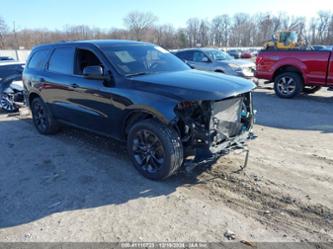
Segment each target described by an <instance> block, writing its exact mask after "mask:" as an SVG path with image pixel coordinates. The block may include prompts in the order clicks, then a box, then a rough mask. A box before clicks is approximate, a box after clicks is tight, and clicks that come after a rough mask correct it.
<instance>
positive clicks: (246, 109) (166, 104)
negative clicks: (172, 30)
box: [23, 40, 255, 180]
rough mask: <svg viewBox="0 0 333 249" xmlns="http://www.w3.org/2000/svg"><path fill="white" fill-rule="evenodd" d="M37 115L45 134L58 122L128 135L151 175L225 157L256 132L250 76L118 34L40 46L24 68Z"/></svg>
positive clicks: (136, 158)
mask: <svg viewBox="0 0 333 249" xmlns="http://www.w3.org/2000/svg"><path fill="white" fill-rule="evenodd" d="M23 80H24V86H25V88H26V89H27V91H26V99H27V100H28V104H29V106H30V108H31V112H32V117H33V123H34V125H35V127H36V129H37V130H38V132H40V133H41V134H51V133H55V132H57V131H58V129H59V124H61V123H63V124H69V125H72V126H75V127H79V128H82V129H86V130H90V131H94V132H96V133H99V134H103V135H106V136H110V137H113V138H115V139H119V140H121V141H126V142H127V149H128V152H129V156H130V158H131V160H132V162H133V164H134V166H135V167H136V169H137V170H138V171H139V172H140V173H141V174H143V175H144V176H145V177H148V178H150V179H154V180H158V179H163V178H167V177H169V176H171V175H172V174H174V173H175V172H176V171H177V170H178V169H179V168H180V167H181V166H182V165H184V164H185V163H186V162H187V160H185V159H186V158H188V157H189V156H192V157H194V158H195V159H192V161H191V163H192V164H200V162H202V161H204V162H207V161H209V160H213V158H215V159H216V158H218V157H219V156H221V155H222V154H224V153H227V152H228V151H230V150H233V149H237V148H239V147H240V146H242V144H244V143H245V142H246V140H247V139H248V138H250V137H251V129H252V125H253V108H252V98H251V91H252V89H253V88H254V87H255V85H254V84H252V83H251V82H250V81H248V80H244V79H242V78H236V77H230V76H226V75H223V74H216V73H209V72H202V71H198V70H192V69H191V68H190V67H189V66H188V65H186V64H185V63H184V62H183V61H181V60H180V59H178V58H177V57H176V56H174V55H172V54H171V53H169V52H168V51H166V50H165V49H163V48H161V47H158V46H155V45H153V44H149V43H143V42H134V41H118V40H98V41H80V42H61V43H56V44H49V45H41V46H38V47H35V48H34V49H33V50H32V52H31V55H30V56H29V59H28V62H27V66H26V67H25V70H24V73H23Z"/></svg>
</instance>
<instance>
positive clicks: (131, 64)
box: [102, 44, 190, 76]
mask: <svg viewBox="0 0 333 249" xmlns="http://www.w3.org/2000/svg"><path fill="white" fill-rule="evenodd" d="M102 50H103V52H104V53H105V54H106V56H107V57H108V59H109V60H110V61H111V62H112V64H113V65H114V66H115V67H116V68H117V70H118V71H119V72H120V73H121V74H123V75H126V76H134V75H140V74H152V73H159V72H174V71H183V70H188V69H190V67H189V66H187V65H186V64H185V63H184V62H183V61H182V60H180V59H178V58H177V57H176V56H175V55H173V54H171V53H169V52H168V51H167V50H165V49H163V48H161V47H158V46H154V45H150V44H130V45H121V46H112V47H102Z"/></svg>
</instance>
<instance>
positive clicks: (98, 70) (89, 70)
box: [83, 66, 106, 80]
mask: <svg viewBox="0 0 333 249" xmlns="http://www.w3.org/2000/svg"><path fill="white" fill-rule="evenodd" d="M83 76H84V77H85V78H86V79H93V80H105V79H106V77H105V75H104V70H103V68H102V67H101V66H88V67H85V68H84V69H83Z"/></svg>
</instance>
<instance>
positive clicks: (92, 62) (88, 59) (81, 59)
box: [74, 48, 103, 75]
mask: <svg viewBox="0 0 333 249" xmlns="http://www.w3.org/2000/svg"><path fill="white" fill-rule="evenodd" d="M88 66H101V67H102V68H103V64H102V63H101V61H100V60H99V59H98V58H97V56H96V55H95V54H94V53H93V52H91V51H89V50H87V49H81V48H80V49H77V50H76V57H75V71H74V73H75V74H77V75H83V69H84V68H85V67H88Z"/></svg>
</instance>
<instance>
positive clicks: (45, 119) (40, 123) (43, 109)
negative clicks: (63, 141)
mask: <svg viewBox="0 0 333 249" xmlns="http://www.w3.org/2000/svg"><path fill="white" fill-rule="evenodd" d="M31 113H32V119H33V122H34V125H35V127H36V129H37V131H38V132H39V133H41V134H43V135H49V134H55V133H57V132H58V130H59V125H58V123H57V121H56V120H55V119H54V118H53V116H52V113H51V112H50V111H49V109H48V108H47V106H46V104H45V103H44V101H43V100H42V99H41V98H39V97H36V98H34V99H33V100H32V102H31Z"/></svg>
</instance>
